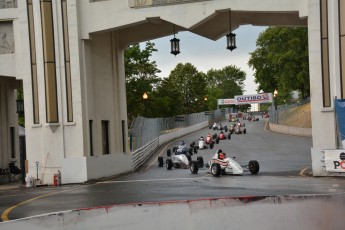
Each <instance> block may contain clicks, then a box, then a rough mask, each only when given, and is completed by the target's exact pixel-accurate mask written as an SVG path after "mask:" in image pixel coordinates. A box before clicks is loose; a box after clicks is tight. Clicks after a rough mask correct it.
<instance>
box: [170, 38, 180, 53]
mask: <svg viewBox="0 0 345 230" xmlns="http://www.w3.org/2000/svg"><path fill="white" fill-rule="evenodd" d="M170 42H171V52H170V53H171V54H173V55H175V56H176V55H177V54H179V53H180V39H177V38H175V36H174V38H173V39H171V40H170Z"/></svg>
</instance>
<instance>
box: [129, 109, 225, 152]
mask: <svg viewBox="0 0 345 230" xmlns="http://www.w3.org/2000/svg"><path fill="white" fill-rule="evenodd" d="M225 113H226V111H225V110H214V111H206V112H201V113H193V114H185V115H179V116H175V117H168V118H145V117H141V116H139V117H137V118H135V119H134V120H133V122H132V124H131V127H130V130H129V142H130V143H129V145H130V151H131V152H133V151H136V150H137V149H140V148H141V147H143V146H145V145H146V144H148V143H150V142H151V141H152V140H154V139H155V138H157V137H159V136H160V135H163V134H166V133H170V132H174V131H177V130H178V129H180V128H184V127H189V126H193V125H197V124H200V123H202V122H205V121H208V122H209V124H213V122H218V121H222V120H224V119H225Z"/></svg>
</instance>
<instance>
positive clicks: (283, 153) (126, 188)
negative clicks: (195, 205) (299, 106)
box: [0, 120, 345, 220]
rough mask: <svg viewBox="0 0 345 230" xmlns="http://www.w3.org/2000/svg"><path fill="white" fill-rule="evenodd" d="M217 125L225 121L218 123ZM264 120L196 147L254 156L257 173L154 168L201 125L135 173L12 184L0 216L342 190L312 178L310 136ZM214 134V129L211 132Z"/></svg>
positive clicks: (341, 184) (334, 182) (2, 194)
mask: <svg viewBox="0 0 345 230" xmlns="http://www.w3.org/2000/svg"><path fill="white" fill-rule="evenodd" d="M223 125H229V123H228V122H223ZM265 125H266V122H265V120H262V121H259V122H246V128H247V134H243V135H236V134H233V135H232V138H231V140H222V141H220V143H219V144H218V145H216V146H215V149H213V150H211V149H206V150H199V151H198V153H197V154H194V155H193V156H192V158H193V159H196V157H197V156H202V157H203V158H204V161H205V162H206V161H207V160H208V159H209V158H210V157H212V155H213V154H214V152H215V151H216V150H217V149H219V148H221V149H223V150H224V151H225V152H226V153H227V154H228V155H230V156H236V160H237V161H238V162H239V163H240V164H247V163H248V162H249V160H257V161H258V162H259V164H260V172H259V174H258V175H251V174H250V173H245V175H243V176H220V177H219V178H216V177H213V176H212V175H211V174H209V173H208V171H207V169H206V168H204V169H200V170H199V173H198V174H191V173H190V171H189V169H173V170H166V169H165V168H160V167H158V164H157V160H156V159H157V156H158V155H162V156H166V149H167V148H172V146H173V145H176V144H178V143H179V141H180V140H184V141H185V142H187V143H190V142H192V141H196V140H197V139H198V138H199V137H200V136H206V135H207V133H208V132H210V133H211V134H213V133H216V132H215V131H213V130H209V129H207V128H206V129H203V130H200V131H198V132H196V133H194V134H192V135H188V136H186V137H183V138H180V139H178V140H176V141H175V142H173V143H170V144H169V145H167V146H163V147H162V148H161V149H160V150H159V151H158V152H157V154H156V155H155V156H153V157H152V159H151V161H150V162H149V163H148V164H147V165H145V166H144V167H143V168H142V169H141V171H140V172H136V173H133V174H129V175H123V176H120V177H117V178H113V179H109V180H106V181H99V182H96V183H90V184H83V185H64V186H60V187H38V188H17V189H12V190H4V191H0V212H1V213H2V216H1V217H2V219H3V220H4V218H6V217H7V218H8V219H10V220H12V219H18V218H23V217H28V216H33V215H39V214H44V213H50V212H57V211H63V210H71V209H80V208H88V207H98V206H107V205H114V204H128V203H142V202H161V201H174V200H193V199H202V198H210V197H212V198H218V197H246V196H274V195H292V194H293V195H295V194H336V193H342V192H344V191H345V180H344V179H343V178H335V177H331V178H325V177H323V178H316V177H315V178H314V177H310V176H308V173H310V169H311V156H310V149H311V145H312V140H311V138H306V137H296V136H289V135H282V134H277V133H272V132H269V131H266V130H265ZM217 133H219V132H217Z"/></svg>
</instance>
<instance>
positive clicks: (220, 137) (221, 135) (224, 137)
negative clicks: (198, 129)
mask: <svg viewBox="0 0 345 230" xmlns="http://www.w3.org/2000/svg"><path fill="white" fill-rule="evenodd" d="M218 139H219V140H225V139H229V140H230V139H231V132H229V133H228V135H225V133H223V131H221V132H220V133H219V135H218Z"/></svg>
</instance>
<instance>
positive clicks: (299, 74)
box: [248, 27, 310, 100]
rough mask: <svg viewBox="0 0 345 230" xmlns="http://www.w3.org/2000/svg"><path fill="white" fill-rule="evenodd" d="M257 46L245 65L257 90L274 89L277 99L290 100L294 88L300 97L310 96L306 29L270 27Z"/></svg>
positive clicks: (260, 37)
mask: <svg viewBox="0 0 345 230" xmlns="http://www.w3.org/2000/svg"><path fill="white" fill-rule="evenodd" d="M256 46H257V48H256V50H255V51H254V52H253V53H251V54H250V55H251V56H250V59H249V62H248V64H249V66H250V67H252V68H253V69H254V71H255V73H254V75H255V83H257V84H258V85H259V86H258V89H257V91H260V90H262V91H264V92H273V91H274V90H275V89H277V90H278V92H279V99H280V100H288V99H290V98H291V93H292V91H295V90H297V91H299V93H300V95H301V97H303V98H305V97H308V96H309V95H310V84H309V63H308V30H307V28H301V27H269V28H268V29H266V30H265V31H264V32H262V33H261V34H260V35H259V37H258V39H257V41H256Z"/></svg>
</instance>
